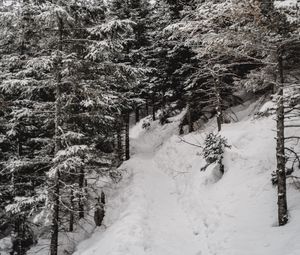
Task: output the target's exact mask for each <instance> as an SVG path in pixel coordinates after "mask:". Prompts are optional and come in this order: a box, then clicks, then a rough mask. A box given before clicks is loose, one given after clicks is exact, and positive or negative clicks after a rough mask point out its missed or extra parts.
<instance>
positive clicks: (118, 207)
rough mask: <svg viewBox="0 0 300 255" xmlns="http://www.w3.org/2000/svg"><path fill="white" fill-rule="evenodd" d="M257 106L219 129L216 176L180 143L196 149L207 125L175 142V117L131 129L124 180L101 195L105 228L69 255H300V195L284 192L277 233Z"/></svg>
mask: <svg viewBox="0 0 300 255" xmlns="http://www.w3.org/2000/svg"><path fill="white" fill-rule="evenodd" d="M260 103H261V102H259V101H258V102H254V103H253V102H249V103H248V104H245V105H244V106H239V107H236V108H233V109H232V110H233V111H234V112H235V118H236V120H238V121H237V122H234V123H230V124H225V125H224V126H223V130H222V132H221V134H222V135H223V136H225V137H226V138H227V139H228V143H229V144H230V145H231V146H232V147H231V149H227V150H226V153H225V157H224V164H225V174H224V175H223V176H221V175H220V174H219V173H218V171H217V170H216V169H215V168H214V167H213V166H210V167H208V168H207V170H206V171H205V172H203V171H200V169H201V167H202V166H204V164H205V162H204V159H203V158H202V156H201V148H199V147H196V146H191V145H189V144H187V143H185V142H184V141H182V139H184V140H185V141H187V142H190V143H193V144H198V145H201V144H203V139H204V138H205V135H206V134H207V132H208V130H212V129H214V128H215V122H214V121H211V122H209V123H208V124H207V125H206V128H205V129H203V130H199V131H198V132H195V133H192V134H189V135H185V136H183V137H182V138H179V137H178V124H179V121H180V117H181V116H177V117H175V118H173V119H172V123H170V124H167V125H164V126H161V125H159V124H158V122H153V123H151V127H150V129H149V130H145V129H143V128H142V122H140V123H138V124H137V125H136V126H134V127H133V128H132V129H131V138H132V151H133V155H132V158H131V159H130V160H129V161H127V162H125V163H124V164H123V165H122V166H121V168H123V169H124V171H125V172H126V174H125V176H124V179H123V181H122V182H121V183H119V184H118V185H117V191H115V190H114V191H112V192H111V194H109V195H108V201H107V212H106V217H105V221H104V224H105V226H103V227H100V228H98V229H96V231H95V233H94V234H93V235H92V236H91V238H89V239H87V240H85V241H84V242H82V243H80V244H79V245H78V247H77V251H76V252H75V255H96V254H101V255H146V254H147V255H299V254H300V192H299V191H298V190H296V188H295V187H294V186H293V185H292V184H290V185H288V205H289V214H290V221H289V223H288V224H287V225H286V226H284V227H278V226H277V205H276V202H277V200H276V199H277V194H276V188H275V187H273V186H272V184H271V181H270V178H271V173H272V171H273V170H274V169H275V163H276V162H275V139H274V136H275V132H274V129H275V121H274V120H273V117H272V116H271V117H263V118H259V119H256V118H254V117H253V113H254V112H257V111H258V110H259V108H260V107H261V105H260ZM269 105H270V104H269V103H268V104H267V106H269ZM262 109H264V110H265V109H266V105H265V106H263V107H262ZM293 132H296V131H293ZM297 132H299V130H298V131H297Z"/></svg>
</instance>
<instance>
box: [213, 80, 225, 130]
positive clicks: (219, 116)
mask: <svg viewBox="0 0 300 255" xmlns="http://www.w3.org/2000/svg"><path fill="white" fill-rule="evenodd" d="M219 86H220V80H219V78H215V82H214V91H215V98H216V112H217V125H218V132H220V131H221V129H222V124H223V112H222V100H221V95H220V88H219Z"/></svg>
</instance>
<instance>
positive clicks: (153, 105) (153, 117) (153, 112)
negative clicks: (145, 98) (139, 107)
mask: <svg viewBox="0 0 300 255" xmlns="http://www.w3.org/2000/svg"><path fill="white" fill-rule="evenodd" d="M155 111H156V109H155V98H154V96H153V97H152V120H153V121H155V120H156V118H155Z"/></svg>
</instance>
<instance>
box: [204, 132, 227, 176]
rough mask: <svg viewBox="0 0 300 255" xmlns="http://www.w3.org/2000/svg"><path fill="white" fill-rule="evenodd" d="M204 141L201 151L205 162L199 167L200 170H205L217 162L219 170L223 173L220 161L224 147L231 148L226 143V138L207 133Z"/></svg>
mask: <svg viewBox="0 0 300 255" xmlns="http://www.w3.org/2000/svg"><path fill="white" fill-rule="evenodd" d="M204 143H205V145H204V148H203V152H202V153H203V157H204V158H205V161H206V163H207V164H206V165H205V166H204V167H202V168H201V171H205V170H206V168H207V167H208V166H209V165H211V164H213V163H218V164H219V166H220V171H221V172H222V174H223V173H224V165H223V163H222V160H223V154H224V151H225V148H231V146H230V145H228V143H227V140H226V138H224V137H222V136H221V135H218V134H214V133H209V134H208V135H207V136H206V138H205V142H204Z"/></svg>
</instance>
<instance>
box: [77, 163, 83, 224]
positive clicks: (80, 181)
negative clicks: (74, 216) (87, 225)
mask: <svg viewBox="0 0 300 255" xmlns="http://www.w3.org/2000/svg"><path fill="white" fill-rule="evenodd" d="M78 185H79V199H78V211H79V215H78V216H79V219H82V218H84V203H83V196H84V195H83V194H84V191H83V189H84V169H83V167H81V168H80V174H79V180H78Z"/></svg>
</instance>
